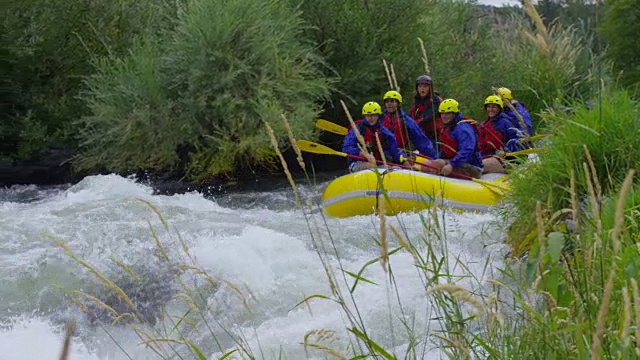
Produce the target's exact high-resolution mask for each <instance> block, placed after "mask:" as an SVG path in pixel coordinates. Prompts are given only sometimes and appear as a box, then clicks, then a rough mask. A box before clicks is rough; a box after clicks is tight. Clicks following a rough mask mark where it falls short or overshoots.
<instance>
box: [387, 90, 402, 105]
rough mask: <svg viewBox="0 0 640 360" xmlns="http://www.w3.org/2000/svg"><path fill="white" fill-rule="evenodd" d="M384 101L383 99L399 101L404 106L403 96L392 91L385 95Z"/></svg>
mask: <svg viewBox="0 0 640 360" xmlns="http://www.w3.org/2000/svg"><path fill="white" fill-rule="evenodd" d="M382 99H383V100H387V99H396V100H398V101H399V102H400V103H401V104H402V95H400V93H399V92H397V91H393V90H391V91H387V92H386V93H385V94H384V97H383V98H382Z"/></svg>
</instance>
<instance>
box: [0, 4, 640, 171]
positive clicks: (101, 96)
mask: <svg viewBox="0 0 640 360" xmlns="http://www.w3.org/2000/svg"><path fill="white" fill-rule="evenodd" d="M45 3H46V4H45ZM3 6H5V7H6V9H5V13H6V14H7V16H5V18H4V22H3V32H2V40H3V41H2V44H3V45H2V50H1V51H0V62H1V63H2V65H3V68H5V69H7V71H6V74H7V76H5V77H3V79H2V82H3V84H2V85H3V86H2V93H3V99H5V101H3V104H2V113H1V115H2V117H3V120H2V122H1V123H0V133H1V134H2V137H3V146H2V155H3V157H9V158H11V159H14V160H19V159H29V158H32V157H34V156H37V155H38V153H40V152H41V151H43V150H44V149H47V148H51V147H65V148H71V149H72V150H73V151H74V153H75V156H74V157H73V158H72V159H70V160H71V162H72V164H73V165H74V168H75V169H76V170H77V171H82V172H83V173H95V172H101V171H115V172H120V173H125V172H128V171H136V170H151V171H156V172H177V173H178V174H182V175H186V176H187V178H188V179H190V180H191V181H194V182H203V181H206V180H207V179H210V178H212V177H215V176H220V175H234V174H236V175H237V174H239V173H241V172H242V171H243V170H246V169H248V168H255V167H264V166H265V165H267V164H271V163H272V161H273V160H275V159H274V158H273V156H272V153H271V152H270V150H269V141H268V140H267V139H266V135H265V131H264V128H263V121H265V120H268V121H269V120H270V121H272V122H274V123H278V122H277V121H275V120H277V119H278V118H279V116H281V114H284V115H285V116H287V118H288V119H289V121H290V123H291V126H292V128H293V130H294V132H295V133H296V136H298V137H300V138H305V137H306V138H313V137H314V135H315V134H314V133H312V129H313V120H315V119H316V118H317V117H318V116H319V115H321V116H324V117H326V118H329V119H330V120H333V121H336V122H338V123H342V124H343V125H346V124H347V120H346V117H345V116H344V113H343V110H342V108H341V106H339V100H343V101H345V103H346V104H347V106H348V107H349V109H350V111H351V112H352V113H353V114H357V113H358V111H359V109H360V106H361V104H362V103H363V102H365V101H369V100H376V99H377V100H379V99H380V97H381V95H382V94H383V93H384V92H385V91H386V90H387V89H388V88H389V87H390V85H389V83H388V81H387V76H386V74H385V68H384V63H383V61H384V62H386V63H388V64H390V65H392V66H393V72H394V74H395V77H396V79H397V82H398V85H399V87H400V91H401V93H402V95H403V97H404V99H405V102H404V105H405V107H406V108H408V107H409V105H410V103H411V102H412V96H413V89H414V83H413V82H414V79H415V78H416V77H417V76H418V75H420V74H422V73H424V72H425V67H426V68H427V69H428V72H429V73H430V74H431V75H432V76H433V78H434V81H435V83H434V86H435V89H436V91H437V92H439V93H440V94H441V95H443V96H447V97H455V98H456V99H458V100H459V101H460V102H461V104H462V106H463V111H464V112H465V113H466V114H467V115H469V116H472V117H477V118H480V117H482V116H483V113H482V99H484V97H486V96H485V95H486V94H488V93H490V91H491V90H490V89H491V87H492V86H508V87H510V88H511V89H512V90H513V91H514V93H515V95H516V97H517V98H518V99H520V100H521V101H523V102H524V103H525V104H527V106H528V107H529V108H530V109H531V110H532V111H533V112H534V113H537V112H540V111H542V110H544V109H545V108H546V107H547V106H549V105H552V104H561V105H567V104H569V103H570V102H571V101H572V100H574V99H586V98H588V97H589V94H590V92H591V91H590V90H591V89H593V88H594V87H595V86H596V84H597V82H598V80H597V79H600V78H603V77H607V76H613V75H614V74H610V73H608V72H607V71H608V69H609V65H608V63H607V62H604V61H601V60H602V57H603V56H604V55H608V54H607V53H604V52H602V51H600V52H598V51H597V50H598V48H600V47H599V46H595V45H594V44H596V42H595V41H596V40H598V41H600V40H599V39H596V32H595V31H594V29H595V27H594V26H593V23H592V22H591V20H592V19H594V16H595V14H597V13H598V9H595V8H593V6H590V5H585V4H583V5H582V6H578V5H577V3H576V4H574V3H573V2H572V3H571V4H568V6H567V7H559V8H558V7H549V4H547V3H543V4H540V5H539V6H538V9H542V10H545V11H546V12H547V13H548V15H550V16H553V14H561V15H562V16H563V19H575V18H577V17H578V15H577V14H582V15H584V16H586V18H587V19H589V22H588V24H587V25H588V26H587V25H585V24H581V23H567V20H565V21H562V22H556V21H553V19H552V18H548V19H547V18H540V17H538V15H537V13H535V11H534V10H533V6H532V5H531V4H530V3H528V2H525V6H524V8H500V9H494V8H491V7H487V6H478V5H473V4H468V3H464V2H451V1H441V0H430V1H378V0H376V1H367V2H365V3H362V2H360V1H356V0H347V1H346V2H340V3H337V2H310V1H302V2H295V1H290V2H277V1H263V2H257V3H256V2H247V3H246V4H245V3H244V2H239V3H233V4H229V3H227V2H219V3H218V2H216V1H205V0H181V1H175V2H168V3H167V2H155V1H145V0H143V1H137V2H130V1H121V0H116V1H91V2H86V1H75V0H72V1H69V2H65V3H64V4H63V3H55V4H53V3H49V2H46V1H44V0H29V1H23V2H14V3H11V4H5V5H3ZM44 9H47V10H46V11H45V10H44ZM523 9H524V10H523ZM532 10H533V11H532ZM599 11H600V13H602V12H603V11H602V10H599ZM544 13H545V12H543V14H544ZM612 13H613V15H611V16H612V17H614V18H615V16H617V15H615V14H618V13H619V11H618V12H612ZM265 14H267V15H268V17H267V16H264V15H265ZM390 14H392V15H390ZM590 16H591V17H590ZM211 19H215V21H211ZM604 19H605V22H606V19H607V17H606V16H605V17H604ZM610 22H614V20H611V21H610ZM399 23H402V26H399V25H398V24H399ZM617 31H619V29H618V28H616V27H612V26H609V27H604V30H603V33H605V34H607V39H609V40H610V43H611V44H612V46H613V44H615V43H616V41H617V38H616V37H615V34H616V32H617ZM419 39H421V41H423V42H424V46H425V48H426V52H427V59H426V60H427V63H426V64H425V63H424V60H425V59H423V57H422V49H421V44H420V40H419ZM598 43H599V42H598ZM627 45H628V44H627ZM633 45H634V44H631V46H632V47H633ZM625 46H626V45H625ZM612 48H613V47H612ZM624 48H628V47H624ZM624 54H625V53H619V52H615V51H613V52H612V53H611V55H612V57H613V58H614V60H616V61H617V62H614V63H615V64H616V66H617V67H616V69H628V68H629V65H628V64H627V63H628V61H627V62H621V61H622V60H620V61H618V58H622V59H625V60H626V59H627V58H628V57H625V56H624ZM618 65H620V66H618ZM625 71H626V70H625ZM625 79H626V77H625ZM536 123H537V122H536ZM275 130H276V136H277V137H278V140H279V141H280V142H281V143H282V144H285V143H287V137H286V135H285V134H284V133H283V131H282V129H275Z"/></svg>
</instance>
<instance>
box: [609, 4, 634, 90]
mask: <svg viewBox="0 0 640 360" xmlns="http://www.w3.org/2000/svg"><path fill="white" fill-rule="evenodd" d="M599 30H600V33H601V34H602V36H603V37H604V38H605V39H606V41H607V45H608V49H607V55H608V56H609V58H610V59H611V60H612V61H613V62H614V66H615V69H616V70H617V71H618V72H619V75H620V80H621V83H622V84H625V85H636V84H640V43H639V42H638V41H637V40H636V37H637V36H638V33H639V32H640V0H611V1H608V2H607V3H606V5H605V16H604V19H603V22H602V24H601V25H600V28H599Z"/></svg>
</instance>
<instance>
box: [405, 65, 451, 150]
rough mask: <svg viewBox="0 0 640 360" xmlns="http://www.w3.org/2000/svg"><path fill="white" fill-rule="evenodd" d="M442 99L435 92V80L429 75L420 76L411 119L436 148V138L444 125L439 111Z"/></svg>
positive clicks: (417, 80) (417, 81)
mask: <svg viewBox="0 0 640 360" xmlns="http://www.w3.org/2000/svg"><path fill="white" fill-rule="evenodd" d="M440 103H442V98H441V97H440V96H438V95H437V94H435V93H434V91H433V80H432V79H431V77H430V76H428V75H420V76H419V77H418V78H417V79H416V92H415V94H414V102H413V106H411V117H412V118H413V119H414V120H415V121H416V123H418V126H420V129H422V131H423V132H424V134H425V135H426V136H427V138H428V139H429V141H431V143H432V144H433V146H434V147H435V146H436V141H437V139H436V136H437V134H439V133H440V132H441V131H442V128H443V123H442V118H440V112H439V110H438V108H439V106H440Z"/></svg>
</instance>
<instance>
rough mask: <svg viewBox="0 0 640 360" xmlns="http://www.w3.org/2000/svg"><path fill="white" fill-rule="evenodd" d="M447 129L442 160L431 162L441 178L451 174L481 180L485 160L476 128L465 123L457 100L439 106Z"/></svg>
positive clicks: (442, 136)
mask: <svg viewBox="0 0 640 360" xmlns="http://www.w3.org/2000/svg"><path fill="white" fill-rule="evenodd" d="M439 111H440V114H441V115H442V121H443V123H444V129H443V130H442V133H441V134H440V136H439V138H440V142H441V145H440V152H439V154H438V157H439V159H437V160H435V161H433V162H432V164H433V165H434V166H435V167H437V168H438V170H439V172H440V173H441V174H442V175H445V176H447V175H449V174H451V172H453V171H456V172H458V173H461V174H464V175H467V176H471V177H474V178H479V177H480V176H481V175H482V157H480V151H479V150H478V138H477V137H476V131H475V130H474V128H473V126H472V125H471V124H470V123H469V122H467V121H464V120H463V116H462V113H461V112H460V107H459V104H458V102H457V101H456V100H454V99H446V100H444V101H442V103H441V104H440V107H439Z"/></svg>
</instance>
